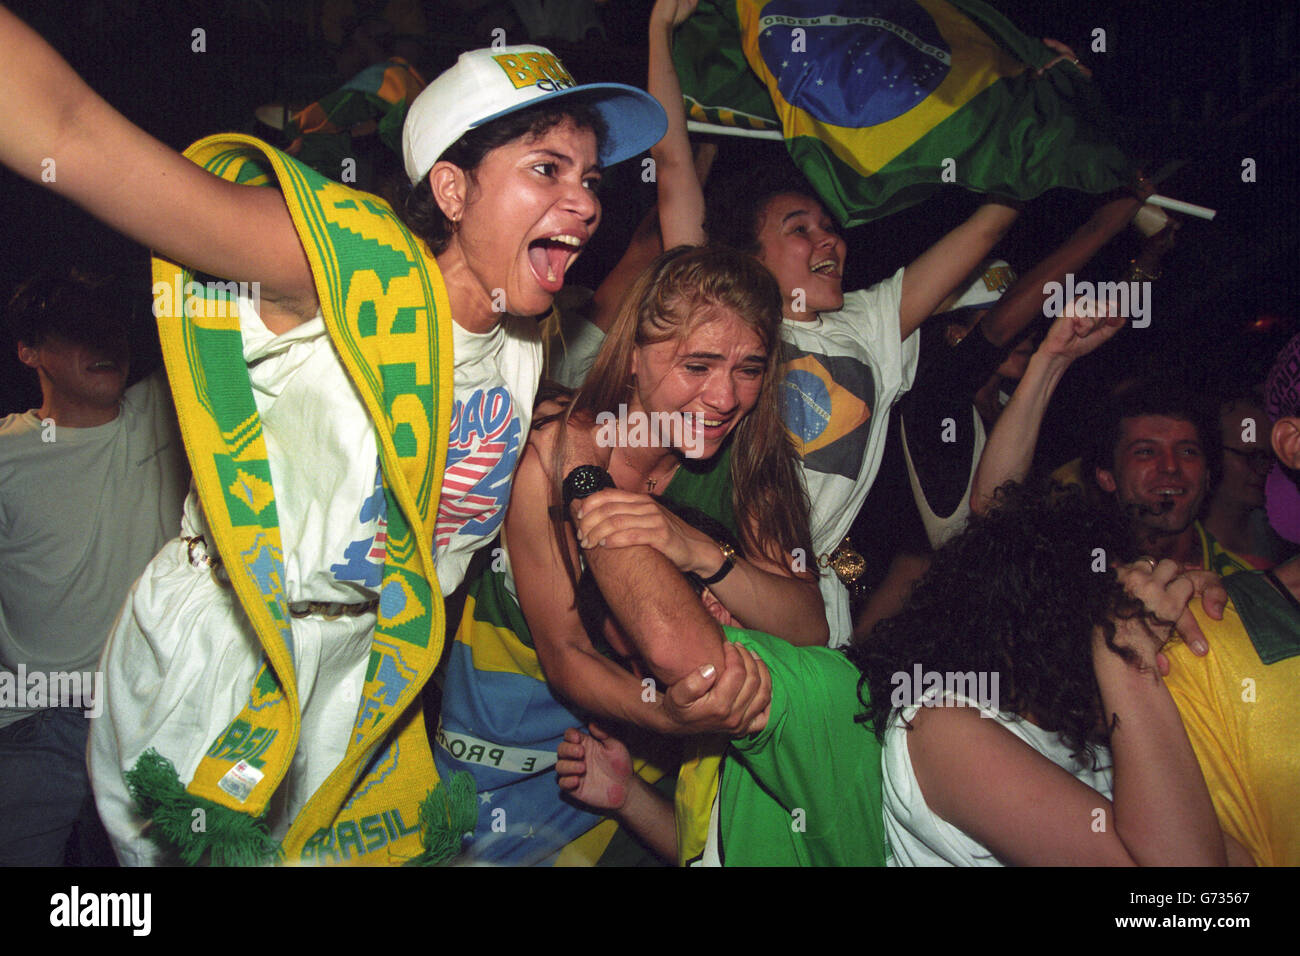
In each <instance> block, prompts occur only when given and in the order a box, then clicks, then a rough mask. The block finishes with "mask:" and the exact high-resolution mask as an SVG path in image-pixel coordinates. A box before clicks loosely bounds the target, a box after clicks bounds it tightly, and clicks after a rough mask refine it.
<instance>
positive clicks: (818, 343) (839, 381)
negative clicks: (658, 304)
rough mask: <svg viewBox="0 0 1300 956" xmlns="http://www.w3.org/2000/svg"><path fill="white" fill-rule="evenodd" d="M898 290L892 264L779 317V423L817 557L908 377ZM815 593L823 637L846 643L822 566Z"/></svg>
mask: <svg viewBox="0 0 1300 956" xmlns="http://www.w3.org/2000/svg"><path fill="white" fill-rule="evenodd" d="M902 295H903V270H902V269H899V270H898V271H897V272H896V273H894V275H893V276H892V277H890V278H889V279H886V280H885V281H884V282H881V283H878V284H877V285H873V286H872V287H871V288H869V289H861V290H859V291H857V292H850V293H848V294H847V295H846V296H845V297H844V308H843V309H841V310H840V311H838V312H823V313H822V314H821V315H820V316H819V317H818V318H816V319H814V320H813V321H811V322H795V321H792V320H790V319H786V320H785V321H784V322H782V324H781V337H782V338H783V339H784V340H785V347H786V354H785V373H784V381H783V382H782V386H783V388H782V395H783V404H784V416H785V423H786V427H787V428H788V429H789V430H790V432H791V433H792V434H793V435H794V439H795V446H796V448H797V449H798V451H799V453H800V455H801V457H802V458H803V469H802V470H803V476H804V482H805V484H806V486H807V488H808V499H809V502H810V504H811V514H810V515H809V524H810V526H811V531H812V541H813V549H814V550H815V551H816V552H817V554H816V557H817V558H820V557H821V556H823V555H825V554H828V553H829V552H832V551H834V550H835V549H836V548H837V547H839V545H840V543H841V542H842V541H843V540H844V536H845V535H847V534H848V533H849V528H850V527H852V525H853V521H854V519H855V518H856V517H857V514H858V511H859V510H860V509H861V508H862V502H863V501H864V500H865V499H866V497H867V492H868V491H870V490H871V483H872V482H873V481H875V479H876V472H877V471H878V470H879V468H880V459H881V456H882V455H883V454H884V446H885V433H886V431H887V430H888V429H887V426H888V424H889V409H890V408H891V407H892V406H893V404H894V402H895V401H897V399H898V396H899V395H901V394H902V393H903V392H905V391H907V389H909V388H910V387H911V385H912V381H913V380H914V379H915V378H916V363H917V357H918V355H919V353H920V344H919V340H918V339H917V337H916V336H915V335H913V336H909V338H908V340H907V341H906V342H902V341H900V340H899V327H898V323H899V308H900V306H901V302H902ZM810 563H811V562H810ZM821 592H822V598H823V600H824V601H825V602H826V619H827V622H828V624H829V625H830V633H831V637H830V645H831V646H832V647H839V646H842V645H844V644H847V643H848V641H849V638H850V637H851V635H852V633H853V620H852V617H851V616H850V613H849V595H848V591H847V590H846V589H845V588H844V585H843V584H841V583H840V581H839V579H838V578H837V577H836V576H835V573H834V572H833V571H831V570H830V569H823V573H822V575H821Z"/></svg>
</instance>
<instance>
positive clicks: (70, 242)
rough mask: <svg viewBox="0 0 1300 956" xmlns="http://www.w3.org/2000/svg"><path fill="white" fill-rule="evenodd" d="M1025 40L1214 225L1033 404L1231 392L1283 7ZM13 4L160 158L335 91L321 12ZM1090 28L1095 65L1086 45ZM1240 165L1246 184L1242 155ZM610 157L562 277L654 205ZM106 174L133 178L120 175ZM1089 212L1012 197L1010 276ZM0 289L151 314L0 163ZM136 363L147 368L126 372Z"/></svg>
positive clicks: (755, 155)
mask: <svg viewBox="0 0 1300 956" xmlns="http://www.w3.org/2000/svg"><path fill="white" fill-rule="evenodd" d="M993 5H994V6H996V7H997V8H998V9H999V10H1001V11H1002V12H1003V13H1005V14H1006V15H1007V16H1008V17H1009V18H1010V19H1011V20H1012V21H1013V22H1015V23H1016V24H1017V25H1018V26H1020V28H1021V29H1022V30H1024V31H1025V32H1026V33H1029V34H1031V35H1036V36H1052V37H1055V38H1057V39H1060V40H1062V41H1064V42H1066V43H1069V44H1070V45H1071V46H1073V47H1074V49H1075V50H1076V51H1077V52H1078V53H1079V55H1080V57H1081V58H1082V59H1083V61H1084V62H1085V63H1086V64H1088V65H1090V66H1091V67H1092V68H1093V69H1094V71H1095V82H1096V83H1097V85H1098V87H1099V88H1100V90H1101V92H1102V94H1103V97H1104V98H1105V99H1106V101H1107V102H1108V104H1109V105H1110V107H1111V108H1112V110H1113V111H1114V112H1115V113H1116V114H1117V116H1118V118H1119V121H1120V127H1121V129H1122V130H1123V135H1124V136H1125V142H1124V145H1125V146H1126V148H1127V149H1128V150H1129V152H1130V155H1132V156H1133V157H1134V158H1135V159H1136V160H1137V161H1138V162H1139V163H1141V164H1142V165H1143V167H1144V168H1145V169H1146V170H1147V171H1148V172H1155V171H1156V170H1158V169H1160V168H1161V167H1163V166H1164V165H1165V164H1166V163H1168V162H1170V161H1173V160H1183V161H1185V164H1184V165H1183V166H1182V167H1181V168H1180V169H1179V170H1178V172H1176V173H1175V174H1174V175H1172V176H1171V177H1170V178H1169V179H1167V180H1166V181H1165V182H1163V183H1162V184H1161V187H1160V191H1161V192H1164V193H1166V194H1168V195H1171V196H1174V197H1177V198H1180V199H1186V200H1188V201H1190V202H1195V203H1198V204H1201V205H1205V206H1210V207H1212V208H1214V209H1217V210H1218V211H1219V214H1218V217H1217V218H1216V219H1215V220H1214V221H1213V222H1202V221H1198V220H1189V221H1187V222H1186V224H1185V225H1184V227H1183V229H1182V230H1181V232H1180V233H1179V236H1178V240H1177V243H1176V245H1175V247H1174V249H1173V251H1172V252H1171V253H1169V255H1168V256H1167V257H1166V259H1165V264H1164V265H1165V268H1164V278H1162V279H1161V280H1160V281H1159V282H1158V283H1157V285H1156V288H1155V290H1154V293H1153V295H1154V308H1153V321H1152V324H1151V326H1150V327H1149V328H1147V329H1141V330H1139V329H1126V330H1124V331H1123V332H1121V334H1120V336H1119V337H1118V338H1117V339H1116V341H1115V342H1113V343H1111V344H1110V345H1109V346H1107V347H1106V348H1105V349H1103V350H1102V351H1101V352H1099V353H1097V355H1095V356H1093V357H1091V358H1090V359H1088V360H1085V361H1083V362H1080V363H1079V364H1078V366H1077V367H1076V369H1075V371H1074V372H1072V373H1071V377H1070V378H1069V379H1068V380H1067V387H1065V388H1063V389H1062V393H1061V395H1060V397H1059V399H1058V401H1057V403H1056V405H1055V407H1054V409H1053V418H1054V420H1055V425H1056V433H1057V439H1058V441H1063V442H1065V443H1066V444H1069V443H1070V442H1071V432H1072V431H1073V430H1074V429H1073V427H1072V424H1073V423H1074V422H1076V421H1080V420H1082V416H1083V413H1084V411H1085V410H1086V406H1087V405H1088V404H1089V403H1090V402H1092V401H1094V400H1095V396H1096V395H1097V394H1098V392H1099V390H1100V389H1102V388H1104V386H1105V384H1106V383H1107V382H1108V381H1110V380H1112V379H1113V378H1115V377H1117V376H1118V375H1120V374H1122V373H1123V372H1125V371H1127V370H1129V369H1136V368H1140V367H1144V366H1148V365H1151V364H1156V365H1161V366H1171V367H1174V368H1176V369H1177V370H1179V372H1180V373H1181V374H1183V375H1184V376H1185V377H1186V379H1187V380H1188V381H1190V382H1192V383H1194V384H1197V385H1206V386H1208V385H1211V384H1220V383H1221V382H1222V380H1224V379H1226V378H1229V377H1231V378H1233V379H1234V380H1236V379H1240V380H1242V381H1250V380H1252V379H1257V378H1259V377H1261V376H1262V375H1263V373H1264V372H1265V371H1266V370H1267V366H1268V362H1269V360H1270V358H1271V356H1272V354H1273V353H1274V352H1275V351H1276V350H1277V348H1278V347H1279V346H1280V344H1281V343H1282V342H1284V341H1285V340H1286V338H1288V337H1289V336H1290V335H1291V334H1292V333H1293V332H1295V331H1296V330H1297V326H1296V323H1295V319H1294V316H1295V313H1296V303H1297V301H1300V295H1298V293H1300V270H1298V269H1297V251H1298V250H1300V236H1298V235H1297V231H1298V225H1300V210H1298V209H1297V205H1298V200H1297V190H1296V186H1297V178H1298V177H1297V171H1296V162H1297V157H1300V133H1298V131H1300V123H1297V113H1298V112H1300V107H1298V103H1300V56H1298V55H1297V45H1296V37H1297V10H1298V9H1300V5H1297V4H1295V3H1294V0H1278V2H1258V3H1253V2H1245V3H1230V4H1229V3H1221V2H1220V3H1211V2H1203V0H1190V2H1188V0H1180V2H1173V0H1167V2H1161V3H1133V2H1123V0H1098V2H1088V0H1082V2H1074V3H1065V2H1058V0H994V4H993ZM10 6H11V8H12V9H13V10H14V11H15V12H17V13H18V14H19V15H20V16H22V17H23V18H24V19H26V20H27V21H28V22H29V23H30V24H32V25H33V26H34V27H35V28H36V29H37V30H38V31H39V32H40V33H41V34H42V35H44V36H45V37H46V38H47V39H48V40H49V41H50V42H51V43H52V44H53V45H54V46H55V47H56V48H57V49H58V50H59V51H60V52H61V53H62V54H63V55H64V56H65V57H66V58H67V59H68V60H69V62H71V63H72V65H73V67H74V68H75V69H76V70H77V71H78V72H79V73H81V75H82V76H83V77H85V78H86V79H87V81H88V82H89V83H90V84H91V86H93V87H94V88H95V89H96V90H97V91H98V92H99V93H101V94H102V95H103V96H104V97H105V98H106V99H107V100H108V101H109V102H110V103H112V104H113V105H114V106H115V107H117V109H119V110H120V111H121V112H123V113H124V114H125V115H126V116H127V117H129V118H130V119H131V120H132V121H134V122H135V123H137V124H139V125H140V126H142V127H144V128H145V129H146V130H148V131H149V132H151V133H152V134H154V135H155V136H157V137H159V138H160V139H161V140H163V141H164V142H166V143H168V144H169V145H171V146H173V147H176V148H178V149H180V148H184V147H185V146H186V145H187V144H188V143H190V142H192V141H193V140H195V139H198V138H199V137H201V136H204V135H207V134H209V133H213V132H219V131H224V130H238V131H245V132H255V133H257V134H258V135H263V136H266V137H268V138H272V140H273V141H274V136H275V135H276V134H275V133H274V132H273V131H270V130H268V129H266V128H265V127H258V126H257V125H256V124H255V122H254V120H253V109H254V108H255V107H256V106H258V105H260V104H262V103H268V102H273V101H277V100H285V99H287V100H293V101H297V102H299V103H302V102H307V101H309V100H310V99H313V98H315V97H316V96H318V95H321V94H323V93H326V92H328V91H329V90H331V89H333V88H334V87H335V86H337V85H338V84H339V82H341V79H342V78H341V77H336V76H333V60H332V58H331V55H330V51H329V48H328V44H327V43H326V41H325V39H324V38H323V36H322V35H321V29H320V26H319V18H320V8H321V6H322V4H321V2H320V0H315V2H311V0H302V2H293V0H287V2H283V3H273V2H258V0H227V2H197V0H196V2H176V0H170V2H162V0H79V2H72V0H40V2H21V0H20V2H14V3H11V4H10ZM651 6H652V3H651V2H650V0H609V2H607V3H603V4H601V6H600V8H599V9H600V15H601V18H602V23H603V25H604V29H605V34H606V35H605V38H604V39H602V40H599V41H598V42H597V41H592V42H586V43H578V44H565V43H559V42H557V43H552V44H551V45H552V47H553V48H554V49H555V50H556V51H557V52H559V53H560V54H561V56H562V58H563V59H564V61H565V63H566V65H567V66H568V68H569V69H570V71H571V72H572V73H573V74H574V75H575V76H576V77H577V78H578V79H579V80H581V81H590V80H619V81H622V82H627V83H632V84H634V85H637V86H644V84H645V39H644V37H645V23H646V20H647V18H648V15H649V11H650V8H651ZM424 7H425V10H426V15H427V17H428V21H429V24H430V29H431V34H432V35H431V36H430V37H429V38H428V41H427V45H426V49H425V51H424V62H423V63H422V64H421V65H422V66H423V68H424V69H425V70H426V73H425V75H426V78H427V77H430V76H432V75H435V74H436V73H437V72H438V71H439V70H441V69H443V68H445V67H446V66H448V65H450V64H451V63H452V62H453V61H454V59H455V57H456V55H457V54H458V53H459V52H460V51H461V50H464V49H469V48H472V47H476V46H485V45H488V44H489V43H490V42H491V40H492V29H493V28H494V27H501V28H503V29H505V30H506V31H507V39H508V41H509V42H512V43H518V42H528V40H529V38H528V37H527V36H526V35H525V34H524V32H523V30H522V28H521V27H520V26H519V23H518V20H517V19H516V18H515V17H514V16H513V13H512V12H511V11H510V8H509V5H508V4H507V3H502V2H494V0H441V2H437V0H434V2H426V3H425V4H424ZM195 28H203V29H204V31H205V32H206V47H207V48H206V51H205V52H203V53H196V52H192V50H191V31H192V30H194V29H195ZM1096 28H1101V29H1103V30H1105V39H1106V52H1104V53H1101V52H1092V51H1091V49H1090V46H1091V42H1092V35H1093V30H1094V29H1096ZM723 145H724V151H723V155H722V159H721V164H722V166H723V168H724V172H725V171H726V169H727V168H732V169H743V168H744V167H746V166H750V165H753V164H755V163H758V162H763V161H764V158H765V157H768V156H773V155H775V156H777V157H778V158H779V156H780V155H781V153H782V149H781V147H780V146H779V145H776V144H756V143H754V142H753V141H734V140H730V141H727V142H725V143H724V144H723ZM1245 157H1250V158H1253V159H1254V160H1255V162H1256V167H1257V168H1256V182H1254V183H1244V182H1242V178H1241V169H1242V159H1243V158H1245ZM639 173H640V166H639V164H637V163H626V164H624V165H623V166H622V167H619V168H618V169H617V170H616V171H615V172H614V173H613V174H612V175H609V176H608V177H607V179H606V185H605V187H604V188H603V191H602V200H603V202H604V209H605V219H604V225H603V226H602V227H601V229H600V232H599V233H598V235H597V237H596V240H595V241H594V242H593V244H592V247H591V248H590V249H589V251H588V252H587V253H586V254H584V256H583V259H582V260H580V261H579V263H578V264H577V265H576V266H575V267H574V269H573V270H572V271H571V273H570V281H571V282H577V283H581V284H584V285H588V286H594V285H596V284H597V283H598V282H599V280H600V278H601V277H602V276H603V275H604V274H605V272H606V271H607V270H608V269H609V268H610V267H611V266H612V265H613V263H614V262H615V261H617V259H618V257H619V255H621V253H622V250H623V248H624V247H625V245H626V242H627V238H628V236H629V234H630V232H631V229H632V227H633V225H634V224H635V222H636V221H637V219H638V218H639V217H640V215H641V213H642V212H644V210H645V209H646V208H648V206H649V205H650V204H651V203H652V202H653V201H654V194H653V186H652V185H650V184H645V183H642V182H641V181H640V175H639ZM122 175H123V176H130V175H131V170H130V169H129V168H124V169H123V170H122ZM975 202H976V197H974V196H972V195H971V194H968V193H965V192H964V191H962V190H960V189H958V188H956V187H953V188H952V189H950V190H949V191H947V192H945V193H943V194H941V195H940V196H939V197H938V198H936V199H934V200H931V201H930V202H927V203H926V204H924V205H922V206H919V207H916V208H914V209H911V210H908V211H906V212H903V213H900V214H898V215H896V216H893V217H890V218H889V219H886V220H882V221H879V222H876V223H872V224H869V225H867V226H863V227H860V228H858V229H856V230H853V231H852V232H851V233H850V234H849V239H850V255H849V263H848V270H847V271H848V276H847V277H846V286H845V287H846V288H858V287H860V286H862V285H865V284H869V283H871V282H874V281H877V280H879V279H881V278H884V277H886V276H888V275H889V274H890V273H892V272H893V271H894V270H895V269H897V268H898V267H899V266H901V265H905V264H906V263H907V262H909V261H910V260H911V259H913V258H915V256H917V255H918V254H919V253H920V252H922V251H923V250H924V249H925V248H926V246H927V245H929V244H930V243H931V242H933V241H935V240H936V239H938V238H939V237H940V236H941V235H942V234H943V233H944V232H945V231H947V230H948V229H950V228H952V227H953V226H954V225H956V224H957V223H959V222H960V221H961V220H962V219H964V218H965V217H966V216H967V215H969V213H970V211H971V209H972V208H973V206H974V203H975ZM1096 202H1097V200H1096V199H1095V198H1093V197H1088V196H1084V195H1080V194H1073V193H1066V192H1064V191H1060V190H1058V191H1054V192H1052V193H1049V194H1047V195H1046V196H1044V197H1042V198H1040V199H1039V200H1036V201H1035V202H1033V203H1031V204H1030V205H1029V206H1028V208H1027V209H1026V211H1025V213H1024V214H1023V215H1022V217H1021V220H1020V222H1019V223H1018V224H1017V226H1016V227H1015V228H1014V230H1013V232H1012V233H1011V234H1010V235H1009V236H1008V237H1007V239H1006V241H1005V242H1004V243H1003V245H1002V246H1000V247H999V250H998V251H999V252H1000V253H1001V254H1002V255H1003V256H1004V257H1005V258H1007V259H1009V260H1010V261H1011V262H1012V264H1013V265H1016V266H1019V267H1021V268H1023V267H1026V266H1028V265H1029V264H1031V263H1032V262H1033V261H1034V260H1035V259H1036V258H1037V257H1038V256H1040V255H1042V254H1044V253H1045V252H1047V251H1048V250H1049V249H1050V248H1052V247H1053V246H1054V245H1056V244H1057V243H1058V242H1060V241H1061V240H1062V239H1064V238H1065V236H1066V235H1068V233H1069V232H1070V231H1072V230H1073V229H1074V228H1075V227H1076V226H1077V225H1079V224H1080V223H1082V222H1083V221H1084V219H1085V218H1086V217H1087V215H1088V214H1089V212H1090V210H1091V209H1092V208H1093V207H1094V206H1095V204H1096ZM0 236H2V237H3V240H2V242H0V248H3V250H4V254H3V255H2V256H0V296H3V297H4V299H5V300H7V298H8V293H9V292H10V290H11V289H12V287H13V286H14V285H15V284H16V283H17V282H19V281H21V280H22V279H23V278H25V277H27V276H28V275H31V274H32V273H34V272H36V271H38V270H41V269H48V268H51V267H57V266H59V265H61V264H65V263H71V264H77V265H80V266H81V267H83V268H90V269H94V270H97V271H101V272H111V273H115V274H118V275H120V276H122V277H123V279H124V281H125V282H127V283H128V284H129V285H130V286H131V287H132V288H133V289H134V290H135V291H136V294H137V296H138V304H137V313H138V315H139V324H140V325H141V327H142V328H147V326H148V322H149V318H150V315H149V297H148V289H149V285H150V281H149V270H148V254H147V252H146V251H145V250H143V249H141V248H139V247H138V246H135V245H134V244H133V243H131V242H128V241H126V240H124V239H121V238H119V237H118V236H116V235H115V234H114V233H112V232H111V231H109V230H108V229H106V228H104V227H102V226H100V225H98V224H97V223H96V222H95V221H94V220H92V219H90V218H89V217H88V216H86V215H85V214H83V213H81V212H80V211H79V210H78V209H76V208H75V207H73V206H72V205H70V204H69V203H67V202H64V201H62V200H59V199H57V198H55V197H53V196H52V195H50V194H48V193H46V192H45V191H44V190H42V189H40V188H39V187H37V186H34V185H32V184H30V183H27V182H26V181H24V180H21V179H19V178H18V177H16V176H14V175H12V174H10V173H8V172H7V171H3V170H0ZM1137 241H1138V237H1137V234H1136V232H1133V231H1127V232H1125V233H1123V234H1121V236H1120V237H1119V238H1117V239H1116V240H1115V241H1114V242H1112V243H1111V245H1110V246H1109V247H1108V248H1107V249H1106V250H1103V252H1102V253H1101V254H1100V255H1099V256H1098V257H1097V258H1096V259H1095V260H1094V261H1093V263H1092V265H1091V266H1090V267H1089V269H1088V270H1087V272H1086V274H1085V275H1084V276H1082V277H1081V278H1091V279H1113V278H1117V277H1118V272H1119V271H1120V270H1121V269H1122V268H1123V267H1124V265H1125V263H1126V262H1127V260H1128V259H1129V258H1131V257H1132V256H1133V255H1134V254H1135V253H1136V250H1137ZM12 353H13V349H12V347H11V346H10V345H9V343H8V341H7V340H6V341H5V343H4V345H3V354H2V355H0V413H4V412H8V411H14V410H19V409H23V408H27V407H31V406H32V405H35V404H38V402H39V392H36V393H33V391H32V388H33V386H34V380H33V379H30V378H29V377H28V376H27V375H26V374H25V371H26V370H24V369H22V367H21V366H19V365H18V364H17V362H16V360H15V359H14V357H13V354H12ZM139 364H140V365H145V364H148V360H147V359H143V360H142V361H141V362H140V363H139Z"/></svg>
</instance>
